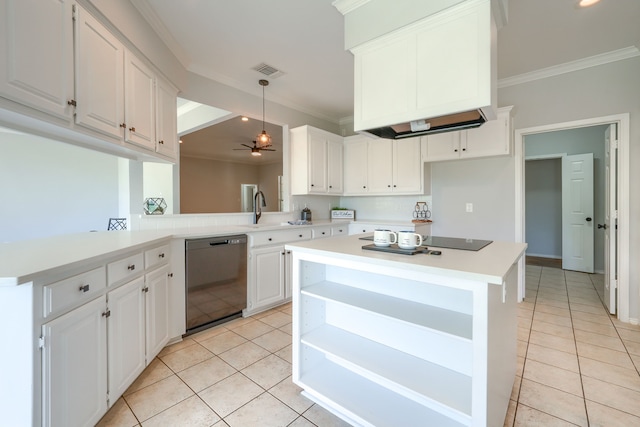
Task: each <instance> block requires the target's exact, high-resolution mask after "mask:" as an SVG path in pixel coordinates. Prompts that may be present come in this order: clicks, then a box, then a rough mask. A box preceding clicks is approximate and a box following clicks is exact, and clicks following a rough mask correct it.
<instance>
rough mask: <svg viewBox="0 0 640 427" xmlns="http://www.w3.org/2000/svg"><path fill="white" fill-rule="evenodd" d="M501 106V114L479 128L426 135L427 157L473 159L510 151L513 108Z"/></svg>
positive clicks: (505, 153)
mask: <svg viewBox="0 0 640 427" xmlns="http://www.w3.org/2000/svg"><path fill="white" fill-rule="evenodd" d="M512 108H513V107H503V108H499V109H498V118H497V119H496V120H490V121H488V122H486V123H485V124H483V125H482V126H480V127H479V128H475V129H469V130H464V131H457V132H447V133H439V134H434V135H428V136H425V137H423V140H424V141H426V143H425V144H424V146H425V153H424V161H426V162H436V161H441V160H457V159H473V158H479V157H491V156H506V155H510V154H511V145H512V142H511V141H512V138H511V110H512Z"/></svg>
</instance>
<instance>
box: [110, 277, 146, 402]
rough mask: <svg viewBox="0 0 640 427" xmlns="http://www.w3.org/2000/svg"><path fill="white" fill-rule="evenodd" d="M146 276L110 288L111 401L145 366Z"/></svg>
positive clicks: (113, 400)
mask: <svg viewBox="0 0 640 427" xmlns="http://www.w3.org/2000/svg"><path fill="white" fill-rule="evenodd" d="M143 288H144V279H143V278H142V277H140V278H138V279H135V280H132V281H131V282H129V283H127V284H125V285H122V286H120V287H119V288H116V289H114V290H113V291H111V292H109V293H108V294H107V295H108V298H109V311H110V312H111V315H110V316H109V332H108V337H109V338H108V344H109V393H110V395H111V396H112V397H113V398H112V399H111V402H110V403H111V404H113V403H115V401H116V399H117V397H118V396H120V395H121V394H122V393H124V391H125V390H126V389H127V387H129V386H130V385H131V383H133V381H134V380H135V379H136V377H137V376H138V375H140V373H141V372H142V371H143V370H144V367H145V357H144V350H145V348H144V340H145V338H144V333H145V331H144V303H145V297H144V291H143Z"/></svg>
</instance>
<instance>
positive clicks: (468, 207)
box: [466, 203, 473, 212]
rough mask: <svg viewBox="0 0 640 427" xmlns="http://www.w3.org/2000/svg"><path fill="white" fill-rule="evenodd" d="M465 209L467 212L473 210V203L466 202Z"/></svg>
mask: <svg viewBox="0 0 640 427" xmlns="http://www.w3.org/2000/svg"><path fill="white" fill-rule="evenodd" d="M466 209H467V212H473V203H467V206H466Z"/></svg>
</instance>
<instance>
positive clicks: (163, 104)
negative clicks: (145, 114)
mask: <svg viewBox="0 0 640 427" xmlns="http://www.w3.org/2000/svg"><path fill="white" fill-rule="evenodd" d="M177 94H178V91H177V90H176V89H175V88H174V87H173V86H171V85H170V84H169V83H167V82H165V81H164V80H163V79H161V78H156V152H157V153H158V154H161V155H163V156H166V157H169V158H170V159H175V158H176V157H177V155H178V124H177V117H178V111H177V105H176V97H177Z"/></svg>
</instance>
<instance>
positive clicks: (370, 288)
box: [289, 237, 524, 427]
mask: <svg viewBox="0 0 640 427" xmlns="http://www.w3.org/2000/svg"><path fill="white" fill-rule="evenodd" d="M352 239H353V238H350V237H347V238H339V239H330V240H340V243H341V245H336V250H335V251H327V250H326V245H327V242H325V243H323V245H324V246H323V247H322V249H317V248H315V247H314V243H313V242H310V243H299V244H295V245H290V246H289V249H291V250H292V254H293V287H294V289H293V381H294V383H296V384H297V385H298V386H300V387H301V388H302V389H303V393H304V394H305V395H306V396H308V397H309V398H311V399H312V400H314V401H316V402H317V403H318V404H320V405H321V406H323V407H325V408H326V409H328V410H329V411H331V412H333V413H335V414H336V415H338V416H339V417H341V418H343V419H344V420H345V421H347V422H349V423H351V424H353V425H357V426H360V425H361V426H398V425H433V426H474V427H475V426H482V427H486V426H494V425H501V424H502V423H503V421H504V416H505V414H506V410H507V407H508V403H509V397H510V394H511V388H512V386H513V380H514V377H515V371H516V335H517V327H516V323H517V313H516V285H517V283H516V282H517V261H518V259H519V257H520V256H521V255H522V251H523V250H524V245H521V246H519V247H517V248H514V251H513V252H514V253H513V259H512V260H511V262H510V264H508V266H509V268H505V271H504V272H503V280H501V281H500V282H499V283H495V282H498V281H497V280H495V276H494V275H492V276H490V277H492V279H491V281H492V283H490V282H489V280H485V278H486V277H487V276H486V275H480V274H479V275H473V274H468V275H466V276H465V275H464V274H460V272H459V271H458V272H456V273H453V274H447V273H448V272H447V270H446V269H438V268H433V266H430V265H428V264H427V265H420V264H418V263H416V262H415V261H416V260H419V259H413V260H412V262H409V263H407V262H403V260H404V259H406V257H405V258H402V257H400V258H398V256H395V257H394V255H393V254H392V255H391V256H389V255H387V254H384V255H382V256H381V255H380V254H377V253H376V254H375V255H373V256H372V255H369V254H368V253H365V252H366V251H362V250H361V247H360V246H358V245H359V244H358V243H357V242H356V243H354V242H353V240H352ZM327 240H329V239H327ZM360 245H361V243H360ZM422 260H428V258H427V257H423V258H422Z"/></svg>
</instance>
